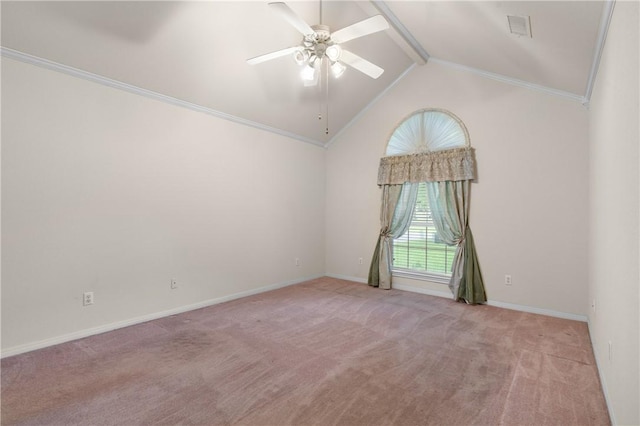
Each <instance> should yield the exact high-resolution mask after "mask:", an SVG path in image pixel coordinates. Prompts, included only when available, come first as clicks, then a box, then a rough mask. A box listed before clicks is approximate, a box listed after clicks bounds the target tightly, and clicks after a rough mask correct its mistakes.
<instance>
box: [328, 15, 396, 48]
mask: <svg viewBox="0 0 640 426" xmlns="http://www.w3.org/2000/svg"><path fill="white" fill-rule="evenodd" d="M387 28H389V23H388V22H387V20H386V19H384V16H382V15H376V16H372V17H371V18H367V19H365V20H363V21H360V22H356V23H355V24H353V25H349V26H348V27H344V28H342V29H341V30H338V31H336V32H334V33H331V40H333V42H334V43H344V42H345V41H349V40H353V39H354V38H358V37H362V36H366V35H369V34H373V33H377V32H378V31H382V30H386V29H387Z"/></svg>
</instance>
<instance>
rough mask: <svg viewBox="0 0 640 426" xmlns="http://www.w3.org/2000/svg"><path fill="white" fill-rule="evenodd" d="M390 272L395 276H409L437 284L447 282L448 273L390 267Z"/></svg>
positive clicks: (448, 278)
mask: <svg viewBox="0 0 640 426" xmlns="http://www.w3.org/2000/svg"><path fill="white" fill-rule="evenodd" d="M391 274H392V275H393V276H395V277H403V278H411V279H414V280H420V281H429V282H432V283H438V284H449V280H450V279H451V277H450V276H449V275H440V274H434V273H430V272H420V271H416V270H411V269H392V270H391Z"/></svg>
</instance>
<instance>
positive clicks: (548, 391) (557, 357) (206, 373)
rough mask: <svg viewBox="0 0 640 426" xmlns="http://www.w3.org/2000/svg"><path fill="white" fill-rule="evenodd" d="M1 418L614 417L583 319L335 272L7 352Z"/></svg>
mask: <svg viewBox="0 0 640 426" xmlns="http://www.w3.org/2000/svg"><path fill="white" fill-rule="evenodd" d="M2 424H3V425H13V424H47V425H49V424H56V425H71V424H78V425H139V424H145V425H152V424H163V425H174V424H207V425H217V424H227V425H498V424H504V425H607V424H609V417H608V413H607V408H606V405H605V402H604V398H603V395H602V391H601V388H600V382H599V379H598V373H597V371H596V367H595V363H594V358H593V353H592V350H591V345H590V342H589V336H588V331H587V326H586V324H584V323H580V322H576V321H569V320H562V319H557V318H551V317H545V316H539V315H533V314H526V313H522V312H516V311H509V310H504V309H499V308H494V307H489V306H467V305H463V304H459V303H455V302H453V301H451V300H447V299H442V298H437V297H431V296H426V295H419V294H414V293H407V292H402V291H398V290H390V291H385V290H379V289H374V288H371V287H368V286H366V285H364V284H356V283H351V282H347V281H342V280H337V279H332V278H321V279H317V280H313V281H310V282H307V283H303V284H299V285H295V286H291V287H287V288H283V289H280V290H276V291H272V292H269V293H263V294H260V295H256V296H251V297H247V298H244V299H240V300H235V301H232V302H228V303H224V304H220V305H216V306H212V307H209V308H205V309H200V310H197V311H192V312H188V313H185V314H181V315H176V316H172V317H168V318H164V319H160V320H156V321H152V322H148V323H145V324H141V325H137V326H132V327H128V328H126V329H121V330H117V331H113V332H110V333H105V334H102V335H98V336H93V337H90V338H86V339H82V340H78V341H75V342H70V343H66V344H62V345H58V346H55V347H50V348H47V349H43V350H39V351H35V352H31V353H27V354H23V355H19V356H15V357H11V358H6V359H4V360H2Z"/></svg>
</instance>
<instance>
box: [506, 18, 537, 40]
mask: <svg viewBox="0 0 640 426" xmlns="http://www.w3.org/2000/svg"><path fill="white" fill-rule="evenodd" d="M507 19H508V20H509V31H510V32H511V34H515V35H517V36H525V37H531V19H530V18H529V17H528V16H512V15H507Z"/></svg>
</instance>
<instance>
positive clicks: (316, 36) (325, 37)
mask: <svg viewBox="0 0 640 426" xmlns="http://www.w3.org/2000/svg"><path fill="white" fill-rule="evenodd" d="M311 28H313V31H314V33H313V34H308V35H306V36H304V38H303V39H302V47H303V49H304V50H305V51H306V54H307V55H308V57H309V62H310V63H312V62H314V61H315V60H316V59H322V58H324V57H325V53H326V51H327V48H328V47H329V46H332V45H334V42H333V41H332V40H331V30H330V28H329V26H328V25H313V26H312V27H311ZM305 56H306V55H305Z"/></svg>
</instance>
